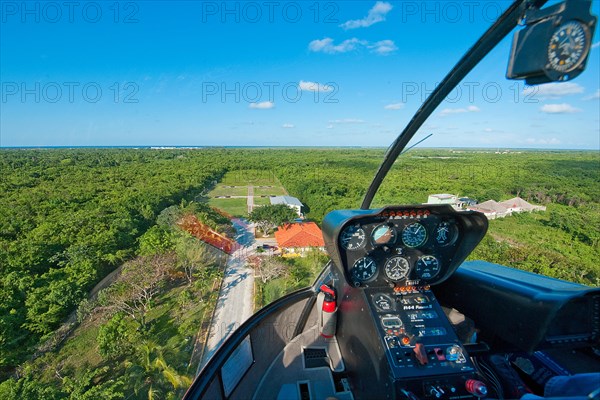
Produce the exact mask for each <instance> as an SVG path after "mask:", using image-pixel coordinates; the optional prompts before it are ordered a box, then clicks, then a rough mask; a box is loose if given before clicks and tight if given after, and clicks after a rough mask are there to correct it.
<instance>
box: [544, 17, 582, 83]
mask: <svg viewBox="0 0 600 400" xmlns="http://www.w3.org/2000/svg"><path fill="white" fill-rule="evenodd" d="M589 36H590V35H589V33H588V28H587V27H586V26H585V25H583V24H582V23H581V22H579V21H569V22H567V23H565V24H563V25H561V26H559V27H558V28H557V29H556V31H554V33H553V34H552V37H551V38H550V44H549V45H548V61H549V63H550V67H551V68H552V69H554V70H555V71H558V72H562V73H569V72H571V71H573V70H574V69H576V68H577V67H579V66H580V65H581V63H582V62H583V61H584V60H585V58H586V57H587V53H588V52H589V49H590V45H589Z"/></svg>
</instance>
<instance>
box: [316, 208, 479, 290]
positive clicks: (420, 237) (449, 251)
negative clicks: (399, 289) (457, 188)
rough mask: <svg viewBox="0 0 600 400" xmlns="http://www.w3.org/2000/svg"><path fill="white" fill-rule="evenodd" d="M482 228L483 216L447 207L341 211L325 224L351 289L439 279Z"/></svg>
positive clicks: (330, 249)
mask: <svg viewBox="0 0 600 400" xmlns="http://www.w3.org/2000/svg"><path fill="white" fill-rule="evenodd" d="M486 229H487V219H485V217H484V216H483V215H481V214H479V213H475V212H462V211H460V212H459V211H455V210H454V209H453V208H452V207H450V206H448V205H419V206H393V207H386V208H384V209H380V210H341V211H334V212H332V213H330V214H328V215H327V217H326V218H325V220H324V222H323V236H324V238H325V245H326V246H327V248H328V252H329V254H331V255H333V256H332V259H333V261H334V263H336V265H338V266H341V267H343V270H344V275H345V277H346V279H347V281H348V282H349V283H350V284H351V285H353V286H355V287H378V286H390V285H391V286H394V285H396V286H405V285H408V286H414V285H426V284H435V283H439V282H441V281H442V280H444V279H446V278H447V277H448V276H449V275H450V274H451V273H452V272H453V271H454V270H455V269H456V268H457V267H458V265H459V264H460V262H462V261H463V260H464V257H466V255H468V253H469V252H470V251H471V250H472V249H473V248H474V247H475V245H476V244H477V243H478V242H479V240H481V238H482V237H483V235H484V234H485V231H486ZM462 255H464V257H462V258H461V256H462ZM336 256H337V257H336ZM336 258H338V260H336Z"/></svg>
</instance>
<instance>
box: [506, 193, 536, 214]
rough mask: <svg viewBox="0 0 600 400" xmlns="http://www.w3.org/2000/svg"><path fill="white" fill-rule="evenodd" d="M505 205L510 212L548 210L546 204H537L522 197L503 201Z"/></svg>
mask: <svg viewBox="0 0 600 400" xmlns="http://www.w3.org/2000/svg"><path fill="white" fill-rule="evenodd" d="M500 204H502V205H503V206H504V207H506V208H507V209H508V211H510V212H524V211H527V212H531V211H546V207H544V206H535V205H533V204H530V203H528V202H526V201H525V200H523V199H522V198H520V197H514V198H512V199H510V200H506V201H501V202H500Z"/></svg>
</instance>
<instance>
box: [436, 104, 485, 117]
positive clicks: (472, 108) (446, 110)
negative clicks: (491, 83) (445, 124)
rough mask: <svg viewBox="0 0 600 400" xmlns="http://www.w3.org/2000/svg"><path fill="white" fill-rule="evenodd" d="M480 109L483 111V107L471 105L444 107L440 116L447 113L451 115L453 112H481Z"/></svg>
mask: <svg viewBox="0 0 600 400" xmlns="http://www.w3.org/2000/svg"><path fill="white" fill-rule="evenodd" d="M479 111H481V109H480V108H479V107H477V106H469V107H467V108H444V109H443V110H442V111H441V112H440V116H442V117H445V116H446V115H451V114H463V113H469V112H479Z"/></svg>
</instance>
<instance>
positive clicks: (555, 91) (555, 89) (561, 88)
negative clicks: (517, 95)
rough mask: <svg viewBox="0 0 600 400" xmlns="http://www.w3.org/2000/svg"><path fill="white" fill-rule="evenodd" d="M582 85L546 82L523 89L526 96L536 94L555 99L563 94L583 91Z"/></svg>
mask: <svg viewBox="0 0 600 400" xmlns="http://www.w3.org/2000/svg"><path fill="white" fill-rule="evenodd" d="M584 91H585V89H584V88H583V86H581V85H578V84H577V83H573V82H562V83H546V84H544V85H539V86H527V87H526V88H525V89H523V94H524V95H526V96H537V97H540V98H550V99H557V98H560V97H563V96H568V95H572V94H579V93H583V92H584Z"/></svg>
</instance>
